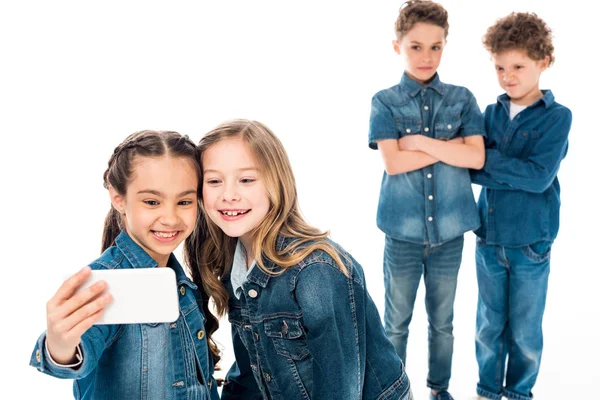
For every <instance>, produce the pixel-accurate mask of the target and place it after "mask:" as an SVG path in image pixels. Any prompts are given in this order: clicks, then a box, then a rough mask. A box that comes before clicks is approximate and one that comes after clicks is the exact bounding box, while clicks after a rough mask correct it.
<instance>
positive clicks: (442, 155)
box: [418, 136, 485, 169]
mask: <svg viewBox="0 0 600 400" xmlns="http://www.w3.org/2000/svg"><path fill="white" fill-rule="evenodd" d="M418 149H419V150H421V151H423V152H424V153H426V154H428V155H430V156H431V157H434V158H436V159H438V160H440V161H442V162H444V163H446V164H448V165H453V166H455V167H461V168H471V169H481V168H482V167H483V164H484V161H485V150H484V149H483V146H477V145H474V144H472V143H469V142H468V141H467V142H465V143H461V142H459V141H445V140H439V139H433V138H430V137H427V136H423V137H421V138H420V140H419V144H418Z"/></svg>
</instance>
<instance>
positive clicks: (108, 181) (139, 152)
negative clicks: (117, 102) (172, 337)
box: [102, 130, 220, 364]
mask: <svg viewBox="0 0 600 400" xmlns="http://www.w3.org/2000/svg"><path fill="white" fill-rule="evenodd" d="M166 155H169V156H171V157H181V158H187V159H189V160H191V161H192V163H193V165H194V169H195V170H196V173H197V175H198V188H197V190H198V196H200V193H201V191H200V188H201V186H200V176H201V169H200V155H199V152H198V150H197V148H196V145H195V144H194V142H192V141H191V140H190V138H189V137H187V136H186V135H181V134H179V133H177V132H173V131H153V130H144V131H139V132H135V133H133V134H131V135H129V136H128V137H127V138H126V139H125V140H124V141H123V142H122V143H121V144H120V145H119V146H117V147H116V148H115V151H114V152H113V154H112V156H111V157H110V160H108V168H107V169H106V171H105V172H104V187H105V188H107V189H108V188H109V187H112V188H113V189H115V190H116V191H117V192H118V193H119V194H120V195H123V196H124V195H125V194H126V193H127V186H128V184H129V182H130V181H131V180H132V179H133V176H132V175H133V173H134V169H135V162H136V159H135V158H136V156H139V157H160V156H166ZM196 207H197V208H198V218H197V220H196V225H197V226H199V227H200V229H194V231H193V233H192V234H191V235H190V236H189V237H188V238H187V239H186V243H185V245H186V246H187V245H188V240H189V241H190V242H189V243H194V244H198V245H199V244H201V243H202V242H203V241H204V240H205V235H206V228H205V227H206V223H205V222H204V217H203V215H202V212H201V210H200V206H199V203H198V204H197V205H196ZM124 228H125V225H124V223H123V219H122V217H121V214H120V213H119V212H118V211H117V210H115V209H114V207H111V209H110V211H109V212H108V215H107V216H106V219H105V221H104V232H103V234H102V251H104V250H106V249H107V248H109V247H110V246H112V245H113V244H114V242H115V239H116V238H117V236H118V235H119V233H120V232H121V230H123V229H124ZM192 236H193V239H190V237H192ZM188 266H189V264H188ZM188 270H189V273H190V275H191V277H192V280H193V281H194V283H196V284H197V285H198V286H200V285H202V287H203V288H204V290H203V291H202V305H201V306H202V308H203V310H204V314H205V316H206V319H207V321H206V333H207V340H208V344H209V348H210V350H211V352H212V354H213V357H214V359H215V364H216V363H217V362H218V361H219V359H220V356H219V350H218V348H217V346H216V344H215V343H214V341H213V340H212V334H213V333H214V332H215V331H216V330H217V329H218V327H219V323H218V321H217V319H216V318H215V316H214V315H213V314H212V313H211V312H210V310H209V307H208V300H209V298H210V295H211V291H210V290H206V289H207V288H206V287H205V285H203V282H202V281H201V279H200V276H199V274H198V272H197V271H196V269H195V268H189V267H188Z"/></svg>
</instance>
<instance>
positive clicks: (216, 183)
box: [206, 178, 221, 185]
mask: <svg viewBox="0 0 600 400" xmlns="http://www.w3.org/2000/svg"><path fill="white" fill-rule="evenodd" d="M206 183H207V184H209V185H218V184H219V183H221V181H220V180H218V179H216V178H212V179H207V180H206Z"/></svg>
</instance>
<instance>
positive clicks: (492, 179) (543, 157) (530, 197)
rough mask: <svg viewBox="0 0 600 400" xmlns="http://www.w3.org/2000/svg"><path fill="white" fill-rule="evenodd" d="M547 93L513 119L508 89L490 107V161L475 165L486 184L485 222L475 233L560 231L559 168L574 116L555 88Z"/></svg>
mask: <svg viewBox="0 0 600 400" xmlns="http://www.w3.org/2000/svg"><path fill="white" fill-rule="evenodd" d="M542 93H543V97H542V98H541V99H539V100H538V101H536V102H534V103H533V104H531V105H530V106H529V107H527V108H526V109H525V110H523V111H521V112H520V113H519V114H517V115H516V116H515V118H514V119H513V120H510V118H509V110H510V98H509V97H508V96H507V95H506V94H503V95H501V96H499V97H498V101H497V103H495V104H491V105H489V106H488V107H487V108H486V110H485V129H486V131H487V137H486V143H485V147H486V152H485V165H484V167H483V169H482V170H478V171H474V170H473V171H471V178H472V180H473V183H476V184H479V185H481V186H482V189H481V192H480V195H479V202H478V206H479V215H480V217H481V227H480V228H479V229H477V230H476V231H475V234H476V235H477V236H479V237H480V238H482V239H485V241H486V243H488V244H498V245H502V246H526V245H529V244H532V243H536V242H539V241H542V240H545V241H549V242H552V241H554V239H555V238H556V235H557V233H558V227H559V213H560V184H559V183H558V178H557V173H558V170H559V167H560V163H561V161H562V160H563V158H564V157H565V155H566V154H567V148H568V135H569V130H570V128H571V120H572V116H571V111H569V109H568V108H566V107H565V106H562V105H560V104H558V103H557V102H556V101H555V100H554V95H553V94H552V92H551V91H550V90H543V91H542Z"/></svg>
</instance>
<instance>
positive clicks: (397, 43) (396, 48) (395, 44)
mask: <svg viewBox="0 0 600 400" xmlns="http://www.w3.org/2000/svg"><path fill="white" fill-rule="evenodd" d="M392 45H393V46H394V52H396V54H400V42H398V41H397V40H392Z"/></svg>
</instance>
